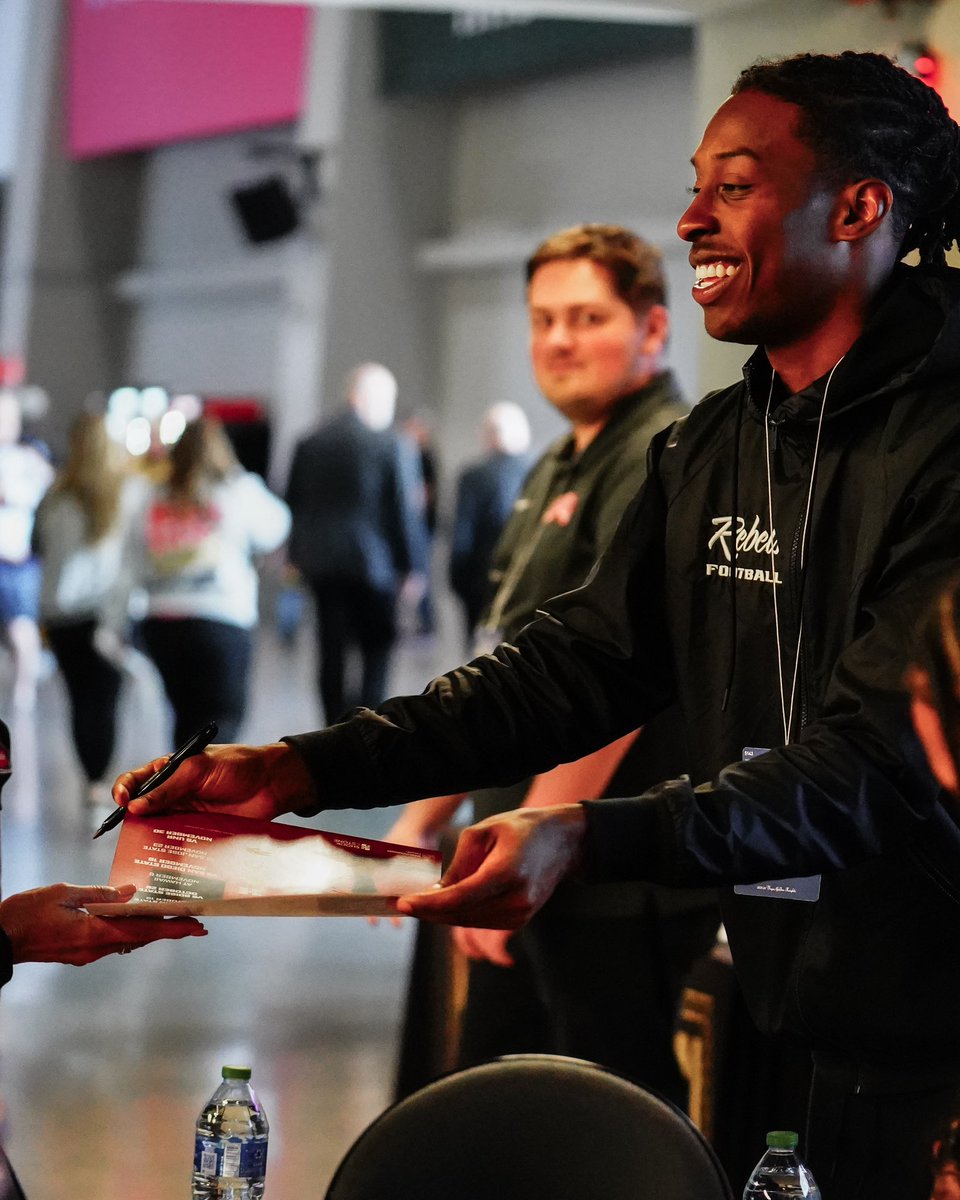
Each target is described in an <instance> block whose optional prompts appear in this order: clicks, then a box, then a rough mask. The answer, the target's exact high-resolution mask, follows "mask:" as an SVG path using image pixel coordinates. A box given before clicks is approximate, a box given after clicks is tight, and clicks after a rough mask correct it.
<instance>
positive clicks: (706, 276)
mask: <svg viewBox="0 0 960 1200" xmlns="http://www.w3.org/2000/svg"><path fill="white" fill-rule="evenodd" d="M694 270H695V273H696V277H697V282H696V286H697V287H706V286H707V284H708V282H709V281H710V280H711V279H724V278H728V277H729V276H731V275H736V273H737V272H738V271H739V270H740V268H739V266H736V265H734V264H733V263H722V262H712V263H701V264H700V265H699V266H697V267H695V268H694Z"/></svg>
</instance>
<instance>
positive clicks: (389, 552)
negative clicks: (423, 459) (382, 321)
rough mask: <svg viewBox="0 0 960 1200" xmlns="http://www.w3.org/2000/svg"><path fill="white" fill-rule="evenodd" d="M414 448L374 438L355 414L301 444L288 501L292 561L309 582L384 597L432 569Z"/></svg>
mask: <svg viewBox="0 0 960 1200" xmlns="http://www.w3.org/2000/svg"><path fill="white" fill-rule="evenodd" d="M422 486H423V481H422V477H421V475H420V468H419V463H418V461H417V458H416V451H415V449H414V447H413V446H412V445H411V444H409V443H405V441H404V440H403V439H401V438H400V437H398V435H397V434H395V433H392V432H390V431H384V432H382V433H381V432H375V431H374V430H372V429H368V428H367V426H366V425H364V424H363V422H362V421H361V420H360V419H359V418H358V417H357V415H356V414H355V413H354V412H352V411H349V410H348V411H347V412H344V413H342V414H341V415H340V416H338V417H335V418H334V419H333V420H331V421H330V422H328V423H327V424H326V425H323V426H322V427H321V428H320V429H318V430H317V431H316V432H315V433H313V434H311V435H310V436H309V437H306V438H304V439H303V440H302V441H301V442H299V443H298V444H297V448H296V450H295V452H294V456H293V463H292V465H291V468H290V478H289V481H288V483H287V491H286V501H287V503H288V504H289V505H290V510H291V512H292V514H293V529H292V532H291V534H290V545H289V555H290V560H291V562H293V563H294V565H295V566H297V567H298V568H299V569H300V571H302V573H303V574H304V575H305V576H306V577H307V578H308V579H340V580H345V579H346V580H351V581H353V582H359V583H363V584H366V585H367V586H368V587H372V588H375V589H377V590H378V591H382V592H393V591H395V590H396V589H397V588H399V586H400V584H401V583H402V581H403V577H404V576H405V575H406V574H407V573H408V572H409V571H412V570H419V571H423V570H425V569H426V557H427V534H426V526H425V524H424V519H423V512H422V504H421V502H420V495H419V493H420V490H421V489H422Z"/></svg>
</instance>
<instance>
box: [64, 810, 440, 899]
mask: <svg viewBox="0 0 960 1200" xmlns="http://www.w3.org/2000/svg"><path fill="white" fill-rule="evenodd" d="M439 879H440V855H439V854H437V853H436V852H435V851H432V850H421V849H420V848H419V847H415V846H398V845H395V844H393V843H392V842H378V841H374V840H373V839H372V838H363V837H355V836H353V835H351V834H344V833H326V832H323V831H321V830H316V829H305V828H303V827H302V826H300V825H287V824H285V823H284V822H282V821H254V820H250V819H248V818H246V817H234V816H226V815H223V816H221V815H219V814H211V813H176V814H168V815H165V816H162V817H127V818H126V819H125V821H124V822H123V825H122V827H121V833H120V839H119V841H118V842H117V849H116V852H115V854H114V859H113V866H112V868H111V870H110V883H111V884H112V885H113V886H114V887H119V886H120V885H121V884H131V883H132V884H135V885H136V888H137V891H136V894H135V895H134V897H133V899H132V900H130V901H129V902H128V903H126V904H90V905H88V906H87V909H88V911H89V912H91V913H94V914H96V915H98V916H145V915H150V916H338V915H340V916H354V915H385V914H387V913H390V912H393V911H394V905H393V900H394V899H395V898H396V897H397V896H403V895H406V894H408V893H411V892H422V891H426V890H427V889H428V888H431V887H433V886H434V884H436V883H437V882H438V881H439ZM145 906H146V907H145Z"/></svg>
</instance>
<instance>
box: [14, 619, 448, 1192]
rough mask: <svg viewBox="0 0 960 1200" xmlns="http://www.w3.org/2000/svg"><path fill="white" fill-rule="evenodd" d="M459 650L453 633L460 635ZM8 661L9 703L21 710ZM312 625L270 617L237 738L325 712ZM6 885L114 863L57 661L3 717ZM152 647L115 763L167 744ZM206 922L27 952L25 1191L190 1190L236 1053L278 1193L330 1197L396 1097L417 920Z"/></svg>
mask: <svg viewBox="0 0 960 1200" xmlns="http://www.w3.org/2000/svg"><path fill="white" fill-rule="evenodd" d="M452 653H453V655H456V653H457V651H456V650H453V651H452ZM452 662H453V658H452V657H451V652H450V651H449V650H447V651H444V650H441V649H439V648H438V647H437V646H436V645H435V644H433V643H431V644H427V645H424V644H422V643H414V644H408V645H405V646H404V648H403V649H402V650H401V651H400V654H399V656H398V661H397V664H396V669H395V673H394V690H404V691H406V690H419V688H420V687H421V686H422V685H423V684H424V683H425V682H426V680H427V679H429V678H430V677H431V676H432V674H434V673H435V671H436V670H439V669H441V668H443V667H445V666H450V665H451V664H452ZM6 670H8V667H7V665H6V664H5V663H3V662H0V713H4V712H6V711H9V704H8V702H7V699H8V696H9V681H8V679H7V678H6V676H5V675H4V674H3V672H4V671H6ZM312 671H313V636H312V631H311V630H310V629H309V628H308V627H307V628H304V629H303V630H301V632H300V634H299V635H298V637H297V639H296V641H295V643H294V644H293V645H292V646H291V647H286V646H284V645H282V644H281V643H280V642H279V640H278V639H277V638H276V636H275V635H274V634H273V633H272V632H271V631H270V630H266V629H265V630H264V631H263V632H262V633H261V635H260V641H259V645H258V653H257V663H256V675H255V684H254V688H253V696H252V706H251V711H250V714H249V718H248V722H247V727H246V730H245V733H244V740H248V741H254V742H265V741H273V740H276V739H277V738H278V737H279V736H281V735H282V734H284V733H291V732H296V731H297V730H302V729H305V728H314V727H315V726H316V723H317V719H318V714H317V707H316V703H315V700H314V689H313V681H312ZM9 723H10V725H11V731H12V738H13V763H14V772H13V778H12V780H11V782H10V784H9V785H8V787H7V789H6V791H5V793H4V796H3V843H2V848H3V892H4V894H5V895H9V894H10V893H11V892H14V891H20V890H22V889H24V888H27V887H34V886H37V885H39V884H42V883H53V882H57V881H59V880H67V881H69V882H73V883H93V882H104V881H106V879H107V876H108V874H109V869H110V860H111V857H112V854H113V847H114V843H115V837H114V836H113V835H106V836H105V837H103V838H102V839H100V840H99V841H97V842H92V841H91V840H90V833H91V831H92V825H91V816H90V814H89V813H88V812H87V811H85V810H84V808H83V802H82V787H81V783H80V780H79V778H78V776H77V774H76V771H77V768H76V765H75V759H74V755H73V750H72V748H71V744H70V742H69V738H68V736H67V733H66V714H65V705H64V698H63V693H62V689H61V685H60V681H59V679H58V678H57V677H56V676H55V675H53V676H52V677H50V678H49V679H47V680H46V681H44V683H43V684H42V685H41V690H40V695H39V699H38V704H37V709H36V712H35V713H34V714H33V715H32V716H17V717H15V718H14V719H13V720H11V721H10V722H9ZM169 748H170V746H169V721H168V717H167V714H166V712H165V708H164V704H163V701H162V697H161V695H160V692H159V689H158V686H157V682H156V678H155V676H154V675H153V672H152V669H151V668H150V667H149V665H148V664H146V662H145V661H144V662H142V663H139V664H138V665H137V669H136V671H135V672H134V673H133V674H132V675H131V677H130V678H129V680H128V681H127V684H126V688H125V695H124V713H123V727H122V731H121V740H120V745H119V746H118V752H117V762H116V766H117V769H118V770H119V769H120V767H122V766H124V765H127V764H131V763H134V762H141V761H144V760H145V759H147V758H150V757H153V756H154V755H155V754H157V753H161V752H163V751H164V750H168V749H169ZM390 820H391V814H390V812H389V811H383V812H366V813H365V812H356V811H351V812H342V813H336V814H328V815H327V816H325V817H323V818H318V819H317V820H316V821H314V822H313V824H315V825H319V826H320V827H322V828H327V829H335V830H340V831H356V832H363V833H365V834H367V835H369V836H371V837H377V836H379V835H381V834H382V833H383V832H385V830H386V828H387V826H388V824H389V822H390ZM208 928H209V931H210V932H209V936H208V937H207V938H204V939H191V940H188V941H187V942H183V943H169V944H166V943H158V944H155V945H153V946H148V947H146V948H144V949H142V950H139V951H137V952H136V953H135V954H133V955H130V956H128V957H123V958H117V957H113V958H110V959H106V960H104V961H102V962H99V963H94V964H92V965H90V966H87V967H83V968H75V967H67V966H57V965H49V964H24V965H22V966H19V967H18V968H17V969H16V972H15V975H14V979H13V981H12V982H11V983H10V984H8V986H7V987H6V988H4V990H3V995H2V1002H0V1096H2V1101H3V1105H4V1110H5V1117H4V1121H5V1142H6V1146H7V1150H8V1153H9V1155H10V1158H11V1160H12V1161H13V1163H14V1166H15V1168H16V1169H17V1171H18V1173H19V1175H20V1176H21V1180H22V1182H23V1185H24V1188H25V1190H26V1192H27V1194H28V1196H29V1197H30V1200H65V1198H66V1197H70V1198H71V1200H121V1197H122V1198H123V1200H176V1198H177V1197H183V1198H184V1200H186V1198H187V1197H188V1196H189V1194H190V1191H189V1188H190V1171H191V1166H192V1155H193V1124H194V1121H195V1119H196V1116H197V1114H198V1112H199V1110H200V1108H201V1107H202V1105H203V1103H204V1101H205V1100H206V1099H207V1097H208V1095H209V1094H210V1092H212V1091H213V1089H214V1087H215V1086H216V1084H217V1083H218V1082H219V1077H220V1067H221V1065H222V1064H223V1063H227V1062H230V1063H249V1064H250V1066H251V1067H252V1068H253V1083H254V1086H255V1088H256V1090H257V1092H258V1093H259V1095H260V1097H261V1100H262V1101H263V1104H264V1107H265V1109H266V1112H267V1115H268V1117H269V1119H270V1122H271V1127H272V1128H271V1134H270V1151H269V1170H268V1176H267V1188H266V1198H267V1200H310V1198H312V1197H322V1196H323V1194H324V1191H325V1188H326V1185H327V1182H328V1181H329V1178H330V1176H331V1174H332V1172H333V1169H334V1167H335V1166H336V1164H337V1162H338V1161H339V1158H340V1156H341V1155H342V1154H343V1152H344V1150H345V1149H346V1148H347V1146H348V1145H349V1144H350V1142H351V1141H352V1139H353V1138H354V1137H355V1136H356V1134H357V1133H359V1131H360V1130H361V1129H362V1128H363V1127H364V1126H365V1125H366V1123H367V1122H368V1121H369V1120H370V1119H371V1118H372V1117H373V1116H374V1115H375V1114H376V1113H377V1112H379V1111H380V1110H381V1109H382V1108H383V1107H384V1105H385V1104H386V1103H387V1102H388V1098H389V1094H390V1089H391V1083H392V1075H393V1069H394V1059H395V1050H396V1034H397V1027H398V1022H399V1018H400V1007H401V1001H402V994H403V985H404V976H405V972H406V959H407V955H408V952H409V948H410V939H411V934H412V929H411V928H410V927H409V926H408V927H406V928H403V929H399V930H398V929H396V928H393V927H391V926H389V925H383V924H381V925H380V926H378V927H377V928H372V927H371V926H369V925H368V924H367V923H366V922H365V921H364V920H362V919H359V918H284V919H280V918H219V919H213V920H210V921H208Z"/></svg>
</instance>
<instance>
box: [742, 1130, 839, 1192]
mask: <svg viewBox="0 0 960 1200" xmlns="http://www.w3.org/2000/svg"><path fill="white" fill-rule="evenodd" d="M799 1141H800V1138H799V1137H798V1136H797V1135H796V1134H795V1133H791V1132H790V1131H789V1130H786V1129H775V1130H774V1131H773V1132H772V1133H768V1134H767V1152H766V1154H765V1155H764V1156H763V1158H761V1159H760V1161H759V1162H758V1163H757V1165H756V1166H755V1167H754V1169H753V1174H752V1175H751V1176H750V1178H749V1179H748V1180H747V1186H746V1187H745V1188H744V1189H743V1200H796V1198H797V1197H803V1198H804V1200H820V1189H819V1188H818V1187H817V1185H816V1184H815V1183H814V1182H813V1176H812V1175H811V1174H810V1172H809V1171H808V1170H807V1168H806V1167H805V1166H804V1165H803V1163H802V1162H801V1161H800V1158H799V1156H798V1155H797V1143H798V1142H799Z"/></svg>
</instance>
